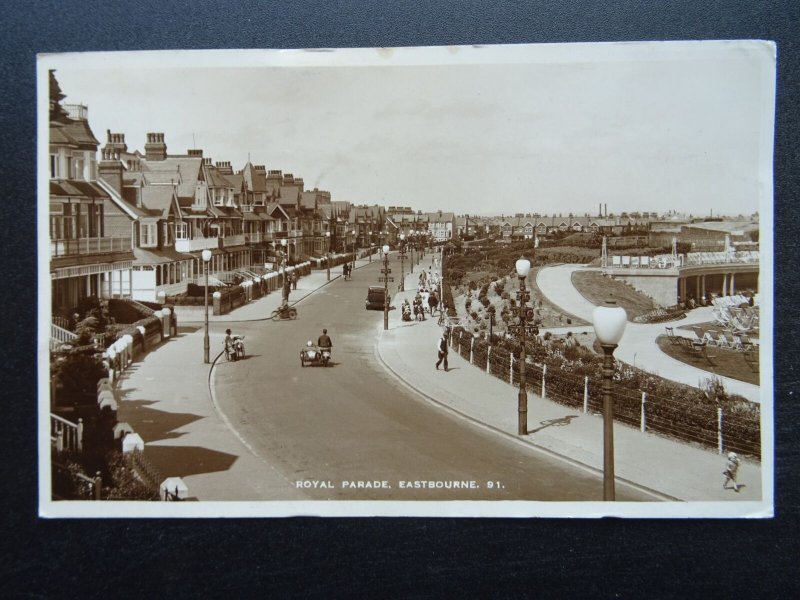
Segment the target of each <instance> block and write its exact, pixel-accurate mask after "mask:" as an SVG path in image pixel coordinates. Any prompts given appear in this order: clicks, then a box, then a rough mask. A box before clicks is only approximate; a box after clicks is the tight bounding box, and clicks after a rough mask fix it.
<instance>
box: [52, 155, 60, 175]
mask: <svg viewBox="0 0 800 600" xmlns="http://www.w3.org/2000/svg"><path fill="white" fill-rule="evenodd" d="M50 179H58V154H51V155H50Z"/></svg>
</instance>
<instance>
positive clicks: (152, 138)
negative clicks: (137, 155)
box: [144, 133, 167, 160]
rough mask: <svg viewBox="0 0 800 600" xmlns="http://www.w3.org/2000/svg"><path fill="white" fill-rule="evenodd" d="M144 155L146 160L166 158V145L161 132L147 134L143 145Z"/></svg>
mask: <svg viewBox="0 0 800 600" xmlns="http://www.w3.org/2000/svg"><path fill="white" fill-rule="evenodd" d="M144 157H145V158H146V159H147V160H165V159H166V158H167V145H166V144H165V143H164V134H163V133H148V134H147V143H146V144H145V145H144Z"/></svg>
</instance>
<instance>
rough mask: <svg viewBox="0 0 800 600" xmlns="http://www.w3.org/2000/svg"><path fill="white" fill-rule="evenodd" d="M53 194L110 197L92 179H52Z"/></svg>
mask: <svg viewBox="0 0 800 600" xmlns="http://www.w3.org/2000/svg"><path fill="white" fill-rule="evenodd" d="M50 195H51V196H81V197H85V198H108V194H107V193H106V192H105V191H104V190H103V189H102V188H101V187H100V186H99V185H97V184H96V183H94V182H92V181H78V180H69V181H67V180H64V181H59V180H55V181H52V180H51V181H50Z"/></svg>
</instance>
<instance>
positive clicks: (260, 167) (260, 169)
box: [253, 165, 267, 173]
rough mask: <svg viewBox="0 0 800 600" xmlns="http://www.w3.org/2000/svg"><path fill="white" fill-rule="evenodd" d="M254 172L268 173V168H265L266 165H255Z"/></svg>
mask: <svg viewBox="0 0 800 600" xmlns="http://www.w3.org/2000/svg"><path fill="white" fill-rule="evenodd" d="M253 170H254V171H256V172H260V173H266V172H267V167H265V166H264V165H255V166H254V167H253Z"/></svg>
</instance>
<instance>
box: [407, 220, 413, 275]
mask: <svg viewBox="0 0 800 600" xmlns="http://www.w3.org/2000/svg"><path fill="white" fill-rule="evenodd" d="M409 237H410V238H411V239H410V240H409V244H408V245H409V246H410V247H411V262H410V264H411V272H412V273H413V272H414V230H413V229H412V230H411V232H410V233H409Z"/></svg>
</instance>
